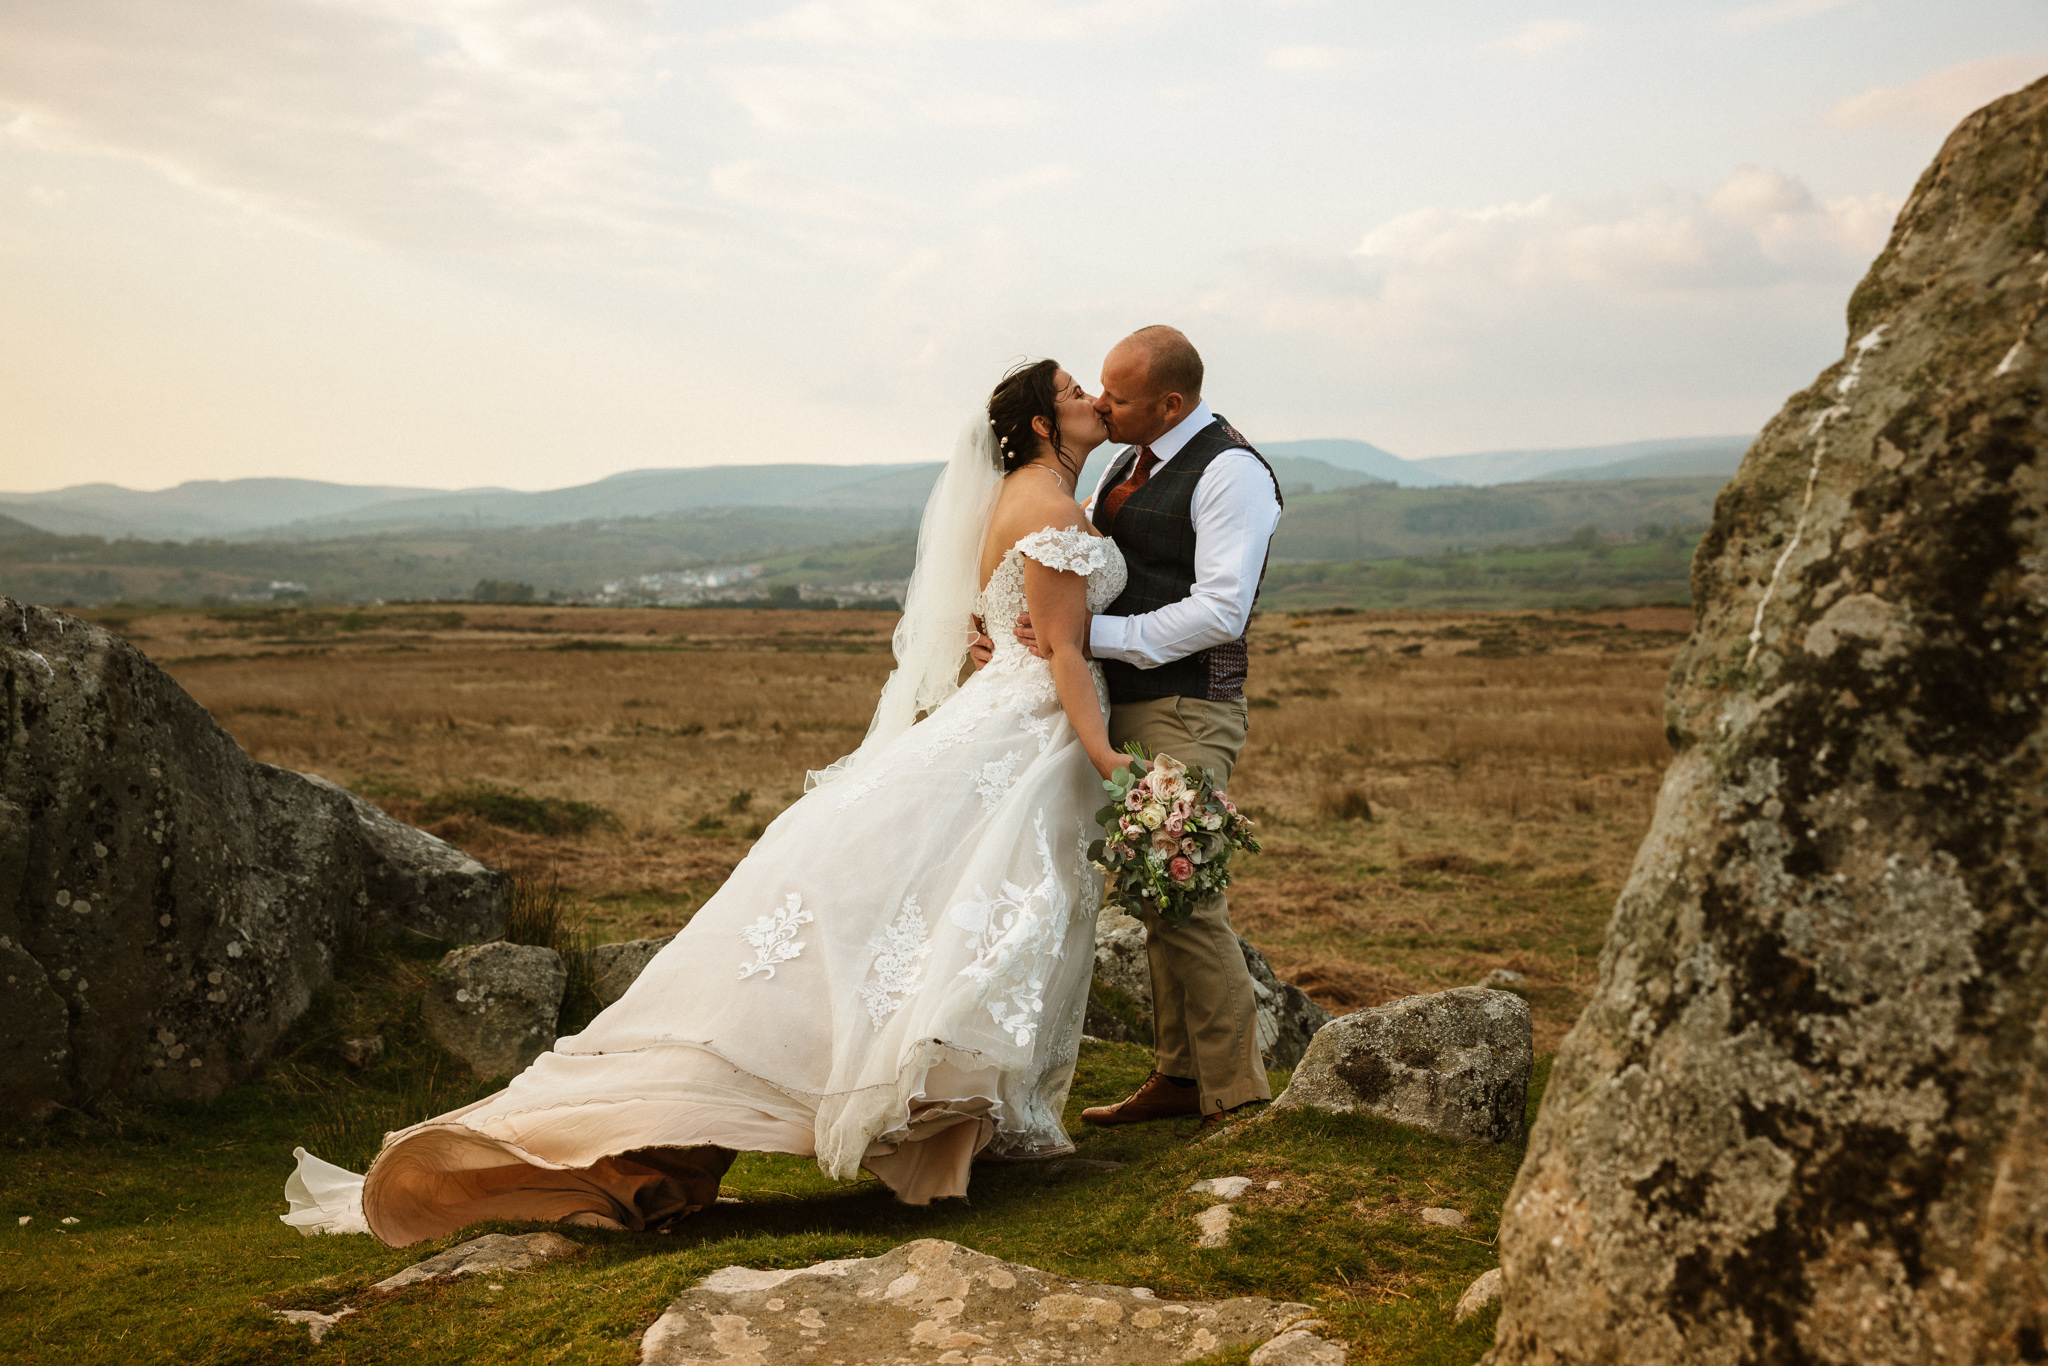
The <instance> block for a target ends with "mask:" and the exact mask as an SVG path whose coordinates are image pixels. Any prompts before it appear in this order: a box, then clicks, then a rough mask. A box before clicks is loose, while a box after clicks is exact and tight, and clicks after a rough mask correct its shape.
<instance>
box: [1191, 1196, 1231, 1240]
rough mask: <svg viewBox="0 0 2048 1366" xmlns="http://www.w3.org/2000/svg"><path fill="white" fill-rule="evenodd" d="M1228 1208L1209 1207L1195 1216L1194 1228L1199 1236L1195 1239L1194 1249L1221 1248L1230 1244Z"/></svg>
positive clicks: (1221, 1206) (1220, 1206)
mask: <svg viewBox="0 0 2048 1366" xmlns="http://www.w3.org/2000/svg"><path fill="white" fill-rule="evenodd" d="M1230 1217H1231V1216H1230V1206H1228V1205H1211V1206H1209V1208H1207V1209H1205V1210H1203V1211H1202V1212H1201V1213H1200V1214H1197V1215H1196V1216H1195V1227H1196V1228H1198V1229H1200V1230H1201V1231H1202V1232H1201V1236H1200V1237H1198V1238H1196V1239H1195V1246H1196V1247H1223V1246H1225V1245H1227V1244H1228V1243H1229V1242H1230Z"/></svg>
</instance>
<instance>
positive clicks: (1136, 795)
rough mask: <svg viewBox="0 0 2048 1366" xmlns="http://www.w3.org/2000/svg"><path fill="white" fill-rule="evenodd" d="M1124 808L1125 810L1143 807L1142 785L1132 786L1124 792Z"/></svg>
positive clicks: (1137, 809) (1143, 790) (1138, 809)
mask: <svg viewBox="0 0 2048 1366" xmlns="http://www.w3.org/2000/svg"><path fill="white" fill-rule="evenodd" d="M1124 809H1125V810H1127V811H1142V810H1144V809H1145V789H1144V788H1143V787H1133V788H1132V789H1131V790H1130V791H1129V792H1126V793H1124Z"/></svg>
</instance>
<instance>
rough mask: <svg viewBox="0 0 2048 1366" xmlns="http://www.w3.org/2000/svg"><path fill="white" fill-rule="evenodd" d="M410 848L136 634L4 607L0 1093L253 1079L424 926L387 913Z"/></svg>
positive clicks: (27, 1106) (22, 1097)
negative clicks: (343, 961) (212, 711)
mask: <svg viewBox="0 0 2048 1366" xmlns="http://www.w3.org/2000/svg"><path fill="white" fill-rule="evenodd" d="M394 824H395V823H394ZM397 831H398V832H399V833H393V832H389V831H387V832H385V833H384V835H383V836H382V837H380V838H379V839H375V840H372V839H369V838H366V836H365V833H364V822H363V821H362V819H361V818H360V816H359V815H358V812H357V810H356V808H355V805H354V803H353V802H352V801H351V800H350V799H349V798H348V797H347V796H346V795H345V794H343V793H341V792H339V791H337V790H335V789H333V788H331V787H329V786H326V785H323V784H320V783H316V782H313V781H311V780H309V779H307V778H305V777H303V776H301V775H299V774H296V773H291V772H287V771H286V770H284V769H280V768H273V767H271V766H270V765H268V764H259V763H256V762H255V761H253V760H251V759H250V758H249V756H248V755H247V754H245V753H243V751H242V749H241V747H240V746H238V745H237V744H236V743H235V742H234V741H233V740H232V739H231V738H230V737H229V736H228V735H227V733H226V732H224V731H222V730H221V728H220V727H219V726H217V725H215V724H214V721H213V718H212V717H210V716H208V715H207V713H206V710H205V709H204V708H203V707H201V706H200V705H199V704H198V703H197V702H194V701H193V700H192V698H191V697H189V696H187V695H186V693H185V692H184V690H183V689H181V688H179V687H178V685H177V684H176V683H175V682H173V681H172V680H171V678H170V677H169V676H168V675H166V674H165V673H164V672H163V671H162V670H160V669H158V668H157V667H156V666H155V665H154V664H152V663H150V661H149V660H148V659H146V658H144V657H143V655H142V654H141V653H140V652H139V651H137V650H136V649H135V648H134V647H133V646H131V645H129V644H128V643H127V642H126V641H124V640H122V639H121V638H120V637H119V636H116V635H113V634H112V633H110V632H107V631H104V630H101V629H100V628H98V627H95V626H92V625H89V624H87V623H86V622H83V621H80V620H78V619H77V618H75V617H70V616H66V615H65V614H63V613H61V612H53V611H49V610H47V609H44V608H38V607H29V606H25V605H24V604H22V603H18V602H15V601H14V600H13V599H10V598H0V981H4V983H5V985H6V995H5V1000H6V1002H7V1005H8V1009H7V1010H6V1011H4V1012H0V1095H4V1096H6V1097H7V1099H8V1102H9V1105H10V1108H11V1109H12V1110H13V1112H15V1113H30V1114H34V1113H46V1112H47V1111H48V1110H49V1109H50V1108H51V1107H53V1106H56V1105H59V1104H65V1105H83V1104H90V1103H93V1102H95V1101H96V1100H98V1099H100V1098H102V1097H105V1096H109V1095H118V1094H122V1093H126V1092H129V1091H134V1090H141V1091H147V1092H154V1093H158V1094H164V1095H170V1096H182V1097H206V1096H212V1095H217V1094H219V1093H220V1092H221V1091H223V1090H225V1089H226V1088H227V1087H229V1086H231V1085H233V1084H234V1083H235V1082H237V1081H239V1080H241V1079H243V1078H244V1077H246V1076H248V1075H249V1073H250V1071H251V1070H252V1069H253V1068H254V1067H255V1066H256V1065H257V1064H258V1063H259V1062H260V1061H261V1060H262V1059H263V1058H264V1057H265V1055H266V1054H267V1053H268V1052H269V1051H270V1049H271V1047H272V1046H273V1045H274V1044H275V1043H276V1041H277V1039H278V1038H279V1036H280V1035H282V1034H283V1032H284V1031H285V1029H286V1028H288V1027H289V1026H290V1025H291V1023H292V1021H293V1020H295V1019H297V1018H298V1017H299V1015H300V1014H301V1013H302V1012H303V1011H304V1010H305V1009H306V1007H307V1005H308V1004H309V1003H310V1002H311V1000H312V998H313V994H314V992H316V991H318V990H319V989H320V988H321V987H322V986H323V985H325V984H326V983H327V981H328V980H329V979H330V978H331V977H332V975H333V972H334V964H335V959H336V956H337V954H338V953H339V952H341V951H342V949H343V948H344V947H345V946H346V944H347V943H348V942H350V941H352V940H354V939H356V938H358V937H359V936H361V935H365V934H368V933H371V932H373V930H374V928H375V927H376V926H378V925H379V924H384V925H389V926H393V927H401V926H403V925H405V924H406V923H407V912H406V911H405V909H404V908H393V907H390V906H387V905H385V904H384V903H383V902H382V901H380V897H381V896H382V895H383V893H384V889H385V887H386V886H387V883H386V882H385V881H383V880H382V879H384V878H385V877H386V871H385V870H387V869H388V868H389V867H390V866H391V862H392V858H393V851H394V849H396V848H399V847H401V846H403V844H404V843H405V842H406V837H405V834H404V833H403V832H404V827H397ZM411 834H412V836H413V837H414V838H416V839H417V840H418V841H419V842H421V843H423V844H427V843H432V841H431V840H430V838H429V837H428V836H426V835H425V834H423V833H420V832H411ZM476 923H480V924H482V925H484V926H485V927H487V928H488V927H489V926H490V925H491V924H492V918H491V916H490V914H489V912H488V910H487V909H479V910H478V913H477V916H476ZM496 923H497V924H498V925H500V926H502V923H503V912H502V908H501V909H500V910H499V911H498V913H497V921H496Z"/></svg>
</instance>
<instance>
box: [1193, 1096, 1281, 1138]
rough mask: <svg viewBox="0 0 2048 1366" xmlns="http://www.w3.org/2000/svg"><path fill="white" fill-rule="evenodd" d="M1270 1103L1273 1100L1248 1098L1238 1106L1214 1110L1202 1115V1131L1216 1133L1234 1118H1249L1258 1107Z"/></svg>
mask: <svg viewBox="0 0 2048 1366" xmlns="http://www.w3.org/2000/svg"><path fill="white" fill-rule="evenodd" d="M1270 1104H1272V1102H1271V1101H1268V1100H1248V1101H1246V1102H1245V1103H1244V1104H1242V1105H1239V1106H1236V1107H1235V1108H1233V1109H1229V1110H1212V1111H1210V1112H1209V1113H1208V1114H1206V1115H1203V1116H1202V1128H1201V1132H1202V1133H1205V1134H1209V1133H1214V1132H1215V1131H1216V1130H1218V1129H1221V1128H1222V1127H1223V1126H1224V1125H1226V1124H1229V1123H1230V1122H1231V1121H1233V1120H1239V1119H1249V1118H1250V1117H1251V1116H1253V1115H1255V1114H1257V1113H1258V1108H1257V1107H1259V1106H1261V1105H1270Z"/></svg>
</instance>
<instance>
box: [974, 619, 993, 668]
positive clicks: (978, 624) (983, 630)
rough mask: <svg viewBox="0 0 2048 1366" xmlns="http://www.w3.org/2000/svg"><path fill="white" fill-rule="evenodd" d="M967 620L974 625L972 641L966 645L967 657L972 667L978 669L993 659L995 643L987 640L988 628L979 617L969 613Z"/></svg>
mask: <svg viewBox="0 0 2048 1366" xmlns="http://www.w3.org/2000/svg"><path fill="white" fill-rule="evenodd" d="M967 619H968V620H969V621H971V622H973V623H974V639H973V640H971V641H969V642H968V643H967V657H968V658H969V659H971V660H973V661H974V667H975V668H977V669H979V668H980V667H982V666H983V665H984V664H986V663H988V662H989V661H990V660H991V659H994V658H995V654H996V643H995V642H994V641H993V640H990V639H989V638H988V628H987V627H986V626H984V625H983V624H982V620H981V618H980V617H978V616H976V615H975V614H974V613H972V612H969V613H968V614H967Z"/></svg>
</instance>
